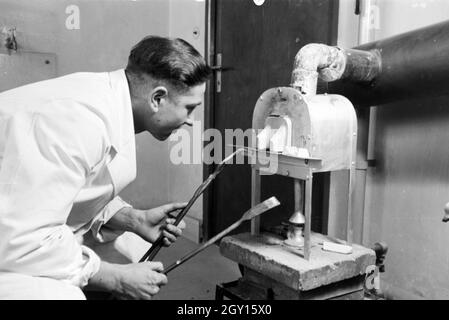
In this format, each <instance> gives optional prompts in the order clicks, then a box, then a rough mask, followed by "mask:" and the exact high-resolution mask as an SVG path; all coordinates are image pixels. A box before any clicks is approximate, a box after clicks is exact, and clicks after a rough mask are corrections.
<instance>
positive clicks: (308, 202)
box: [304, 173, 313, 260]
mask: <svg viewBox="0 0 449 320" xmlns="http://www.w3.org/2000/svg"><path fill="white" fill-rule="evenodd" d="M312 183H313V177H312V173H310V174H309V178H308V179H307V180H306V182H305V184H306V193H305V197H304V204H305V217H306V223H305V225H304V258H305V259H306V260H309V259H310V232H311V224H312Z"/></svg>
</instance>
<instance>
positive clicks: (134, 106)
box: [0, 37, 210, 299]
mask: <svg viewBox="0 0 449 320" xmlns="http://www.w3.org/2000/svg"><path fill="white" fill-rule="evenodd" d="M209 74H210V68H209V67H208V66H207V65H206V63H205V62H204V59H203V58H202V57H201V56H200V54H199V53H198V52H197V51H196V50H195V49H194V48H193V47H192V46H191V45H189V44H188V43H186V42H185V41H183V40H180V39H167V38H162V37H147V38H145V39H143V40H142V41H141V42H140V43H138V44H137V45H136V46H135V47H134V48H133V50H132V51H131V54H130V56H129V61H128V65H127V67H126V69H125V70H117V71H113V72H105V73H75V74H70V75H67V76H63V77H60V78H56V79H51V80H47V81H42V82H38V83H34V84H30V85H26V86H23V87H19V88H16V89H13V90H9V91H6V92H3V93H0V299H84V298H85V296H84V294H83V292H82V290H81V289H82V288H84V287H85V286H86V285H88V287H89V288H93V289H97V290H103V291H109V292H112V293H114V294H115V295H116V296H118V297H123V298H131V299H150V298H151V297H152V296H153V295H155V294H156V293H157V292H158V291H159V289H160V287H161V286H162V285H164V284H166V283H167V278H166V276H165V275H164V274H163V273H161V271H162V270H163V266H162V264H161V263H159V262H145V263H128V264H114V263H107V262H105V261H102V260H101V259H100V257H99V256H98V254H97V253H96V252H95V251H94V250H92V248H94V247H95V246H88V245H86V243H83V240H82V239H83V238H85V237H86V236H88V237H90V238H91V239H94V240H95V242H96V243H106V242H109V241H115V240H117V239H118V238H117V237H121V234H122V233H123V232H132V233H134V234H136V235H138V236H140V237H141V238H142V239H144V240H146V241H149V242H154V241H155V240H156V239H157V238H158V236H159V235H160V234H161V232H162V234H163V235H164V236H165V238H164V242H165V245H167V246H168V245H170V244H171V243H173V242H174V241H175V240H176V238H177V237H178V236H179V235H180V234H181V232H182V228H183V226H182V225H179V226H178V227H176V226H174V225H173V221H174V220H173V219H172V218H168V219H167V216H168V215H169V213H170V212H172V211H173V210H176V209H179V208H182V207H183V206H185V204H168V205H166V206H162V207H158V208H153V209H149V210H137V209H134V208H132V207H131V206H130V205H129V204H127V203H126V202H124V201H123V200H122V199H121V198H120V197H119V196H118V194H119V193H120V191H121V190H122V189H123V188H124V187H125V186H126V185H128V184H129V183H130V182H131V181H133V180H134V179H135V177H136V151H135V134H137V133H140V132H143V131H148V132H150V133H151V134H152V135H153V136H154V137H156V138H157V139H159V140H165V139H166V138H167V137H168V136H169V135H170V134H171V133H172V132H173V131H174V130H176V129H177V128H179V127H180V126H182V125H184V124H186V125H191V124H192V119H191V114H192V112H193V110H194V109H195V107H197V106H198V105H200V104H201V103H202V97H203V94H204V90H205V82H206V80H207V77H208V76H209ZM167 161H168V159H167ZM148 170H151V168H148ZM156 187H157V186H156ZM167 222H168V223H167Z"/></svg>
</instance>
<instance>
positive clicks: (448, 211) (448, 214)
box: [443, 202, 449, 222]
mask: <svg viewBox="0 0 449 320" xmlns="http://www.w3.org/2000/svg"><path fill="white" fill-rule="evenodd" d="M448 221H449V202H448V203H446V205H445V206H444V217H443V222H448Z"/></svg>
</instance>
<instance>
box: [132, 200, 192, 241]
mask: <svg viewBox="0 0 449 320" xmlns="http://www.w3.org/2000/svg"><path fill="white" fill-rule="evenodd" d="M186 205H187V203H170V204H166V205H163V206H160V207H157V208H153V209H149V210H136V213H135V214H136V217H137V219H138V223H137V224H136V228H135V233H136V234H138V235H139V236H141V237H142V238H143V239H145V240H147V241H149V242H151V243H154V242H155V241H156V240H157V238H158V237H159V236H160V235H161V233H162V235H163V236H164V240H163V241H164V246H166V247H168V246H170V245H171V244H172V243H174V242H175V241H176V239H177V238H178V237H179V236H180V235H181V234H182V230H183V229H184V228H185V227H186V224H185V222H184V221H183V220H181V222H180V223H179V224H178V226H175V225H173V224H174V223H175V220H176V214H177V213H179V210H180V209H183V208H184V207H185V206H186Z"/></svg>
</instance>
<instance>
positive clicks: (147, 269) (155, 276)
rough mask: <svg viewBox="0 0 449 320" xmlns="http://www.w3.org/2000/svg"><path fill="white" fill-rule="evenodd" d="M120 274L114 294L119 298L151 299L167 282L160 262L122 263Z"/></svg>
mask: <svg viewBox="0 0 449 320" xmlns="http://www.w3.org/2000/svg"><path fill="white" fill-rule="evenodd" d="M119 267H120V269H121V270H120V276H119V278H118V279H119V281H118V283H117V287H116V289H115V290H114V291H115V292H113V294H114V295H115V296H116V297H117V298H118V299H132V300H150V299H152V298H153V296H154V295H156V294H157V293H158V292H159V290H160V287H161V286H163V285H166V284H167V277H166V276H165V274H163V273H161V272H162V271H164V266H163V265H162V263H160V262H142V263H134V264H127V265H120V266H119Z"/></svg>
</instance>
